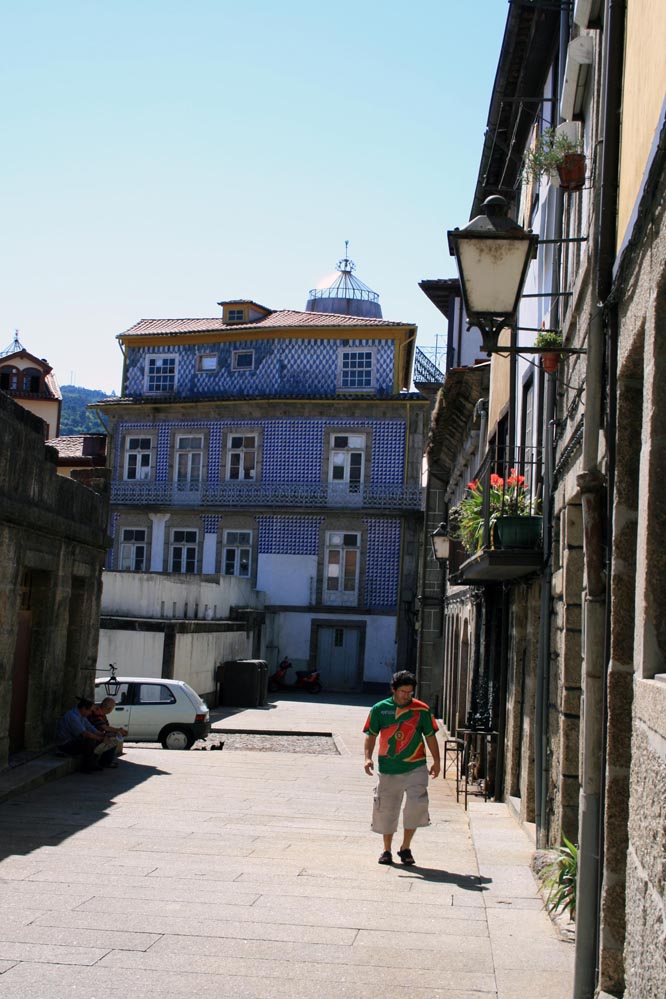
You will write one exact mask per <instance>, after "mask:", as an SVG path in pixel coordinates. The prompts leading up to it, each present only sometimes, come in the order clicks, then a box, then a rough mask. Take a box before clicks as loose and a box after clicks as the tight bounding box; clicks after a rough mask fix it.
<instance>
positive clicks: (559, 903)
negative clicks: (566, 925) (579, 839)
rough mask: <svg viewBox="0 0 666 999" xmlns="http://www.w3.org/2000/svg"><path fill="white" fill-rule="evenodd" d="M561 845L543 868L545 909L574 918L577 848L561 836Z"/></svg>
mask: <svg viewBox="0 0 666 999" xmlns="http://www.w3.org/2000/svg"><path fill="white" fill-rule="evenodd" d="M562 840H563V844H562V846H560V847H558V848H557V851H556V852H557V856H556V858H555V860H553V862H552V863H550V864H548V865H547V866H546V867H544V869H543V871H542V873H541V878H542V881H543V886H544V888H545V889H546V891H547V895H546V909H547V911H548V912H549V913H554V912H562V913H566V912H568V913H569V915H570V917H571V919H575V918H576V884H577V880H578V847H577V846H574V844H573V843H570V842H569V840H568V839H567V838H566V836H565V835H564V834H563V835H562Z"/></svg>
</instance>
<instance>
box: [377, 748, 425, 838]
mask: <svg viewBox="0 0 666 999" xmlns="http://www.w3.org/2000/svg"><path fill="white" fill-rule="evenodd" d="M403 797H406V801H405V808H404V810H403V813H402V824H403V828H404V829H420V828H421V827H422V826H429V825H430V814H429V812H428V768H427V767H426V766H425V765H424V766H422V767H416V768H415V769H414V770H410V771H409V773H406V774H379V782H378V784H377V787H376V788H375V798H374V802H373V807H372V826H371V828H372V831H373V832H376V833H381V834H382V835H383V836H389V835H392V834H393V833H394V832H396V831H397V828H398V820H399V818H400V808H401V806H402V799H403Z"/></svg>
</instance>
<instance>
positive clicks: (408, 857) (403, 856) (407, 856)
mask: <svg viewBox="0 0 666 999" xmlns="http://www.w3.org/2000/svg"><path fill="white" fill-rule="evenodd" d="M398 856H399V857H400V860H401V862H402V863H403V864H405V865H406V866H407V867H411V865H412V864H415V863H416V861H415V860H414V858H413V857H412V851H411V850H410V849H406V850H398Z"/></svg>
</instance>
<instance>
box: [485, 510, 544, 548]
mask: <svg viewBox="0 0 666 999" xmlns="http://www.w3.org/2000/svg"><path fill="white" fill-rule="evenodd" d="M542 527H543V518H542V517H531V516H528V517H525V516H522V517H498V518H497V520H496V521H495V531H494V538H495V547H496V548H538V547H539V544H540V543H541V531H542Z"/></svg>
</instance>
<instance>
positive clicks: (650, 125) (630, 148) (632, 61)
mask: <svg viewBox="0 0 666 999" xmlns="http://www.w3.org/2000/svg"><path fill="white" fill-rule="evenodd" d="M665 98H666V3H664V0H631V2H630V3H628V4H627V22H626V39H625V56H624V93H623V108H622V134H621V145H620V199H619V209H618V229H617V248H618V250H619V248H620V247H621V245H622V242H623V240H624V239H625V236H626V235H628V233H627V227H628V225H629V221H630V219H631V214H632V212H633V210H634V206H635V204H636V199H637V198H638V196H639V194H640V188H641V181H642V179H643V173H644V171H645V167H646V164H647V159H648V156H649V153H650V149H651V148H652V143H653V140H654V136H655V132H656V130H657V128H658V126H659V125H660V123H661V113H662V107H663V104H664V99H665Z"/></svg>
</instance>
